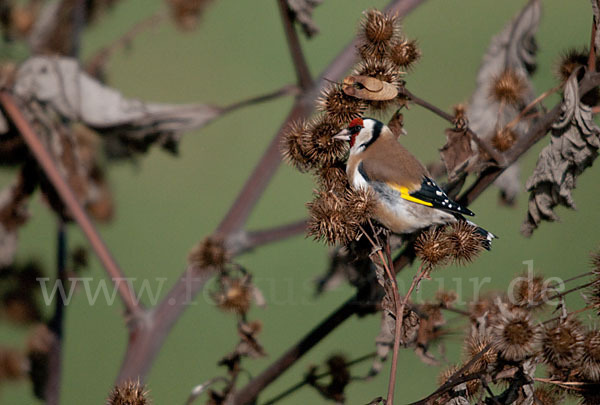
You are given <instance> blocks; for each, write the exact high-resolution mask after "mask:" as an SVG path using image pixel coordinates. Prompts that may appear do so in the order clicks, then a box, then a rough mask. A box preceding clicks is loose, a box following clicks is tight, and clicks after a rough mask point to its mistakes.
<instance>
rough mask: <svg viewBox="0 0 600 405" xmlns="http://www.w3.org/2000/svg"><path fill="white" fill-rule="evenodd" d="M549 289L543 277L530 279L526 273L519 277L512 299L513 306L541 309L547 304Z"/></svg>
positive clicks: (538, 276)
mask: <svg viewBox="0 0 600 405" xmlns="http://www.w3.org/2000/svg"><path fill="white" fill-rule="evenodd" d="M547 293H548V288H547V286H546V283H545V281H544V277H543V276H541V275H537V276H533V277H530V276H529V274H527V273H524V274H522V275H521V276H519V277H517V281H516V283H515V284H514V290H513V295H512V297H513V298H514V302H513V304H515V305H516V306H519V307H523V308H539V307H540V306H542V305H544V304H545V302H546V298H547Z"/></svg>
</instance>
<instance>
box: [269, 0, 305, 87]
mask: <svg viewBox="0 0 600 405" xmlns="http://www.w3.org/2000/svg"><path fill="white" fill-rule="evenodd" d="M277 5H278V6H279V12H280V13H281V20H282V22H283V29H284V31H285V36H286V38H287V41H288V47H289V49H290V54H291V56H292V62H293V64H294V69H296V77H297V78H298V85H299V86H300V88H301V89H302V90H308V89H310V88H311V86H312V85H313V79H312V77H311V75H310V70H309V69H308V64H307V63H306V58H305V57H304V53H303V52H302V46H301V45H300V39H299V38H298V32H297V31H296V29H295V28H294V20H293V14H292V11H291V10H290V8H289V7H288V4H287V2H286V1H285V0H277Z"/></svg>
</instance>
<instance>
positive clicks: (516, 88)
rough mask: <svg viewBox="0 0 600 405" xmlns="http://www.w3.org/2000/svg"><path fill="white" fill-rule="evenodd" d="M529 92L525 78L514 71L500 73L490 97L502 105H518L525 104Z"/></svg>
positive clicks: (493, 84)
mask: <svg viewBox="0 0 600 405" xmlns="http://www.w3.org/2000/svg"><path fill="white" fill-rule="evenodd" d="M526 92H527V83H526V82H525V80H524V79H523V77H522V76H521V75H520V74H519V73H517V72H516V71H514V70H512V69H507V70H505V71H503V72H502V73H500V75H498V76H497V77H496V78H494V81H493V83H492V86H491V89H490V96H491V97H492V98H493V99H494V100H496V101H498V102H501V103H506V104H511V105H518V104H520V103H522V102H523V98H524V96H525V93H526Z"/></svg>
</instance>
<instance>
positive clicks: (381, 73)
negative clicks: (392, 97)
mask: <svg viewBox="0 0 600 405" xmlns="http://www.w3.org/2000/svg"><path fill="white" fill-rule="evenodd" d="M352 74H353V75H358V76H370V77H374V78H376V79H378V80H381V81H383V82H387V83H390V84H393V85H394V86H399V85H400V80H401V75H402V72H401V71H399V70H398V69H397V68H396V66H394V64H393V63H392V62H390V61H389V60H387V59H382V60H380V59H373V58H368V59H365V60H363V61H362V62H360V63H359V64H358V65H357V66H356V67H355V68H354V71H353V73H352Z"/></svg>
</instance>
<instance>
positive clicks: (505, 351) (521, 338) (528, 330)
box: [492, 304, 541, 362]
mask: <svg viewBox="0 0 600 405" xmlns="http://www.w3.org/2000/svg"><path fill="white" fill-rule="evenodd" d="M499 309H500V311H499V313H498V317H496V318H495V319H494V325H493V327H492V342H493V345H494V348H495V350H497V351H498V354H499V355H500V356H501V357H502V358H503V359H504V360H508V361H513V362H519V361H523V360H525V359H527V358H529V357H532V356H534V355H536V354H537V353H538V351H539V346H540V340H541V329H540V327H539V325H536V324H535V323H534V321H533V320H532V319H531V315H530V314H529V312H527V311H526V310H523V309H520V308H510V309H509V308H508V307H507V306H506V305H504V304H500V305H499Z"/></svg>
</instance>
